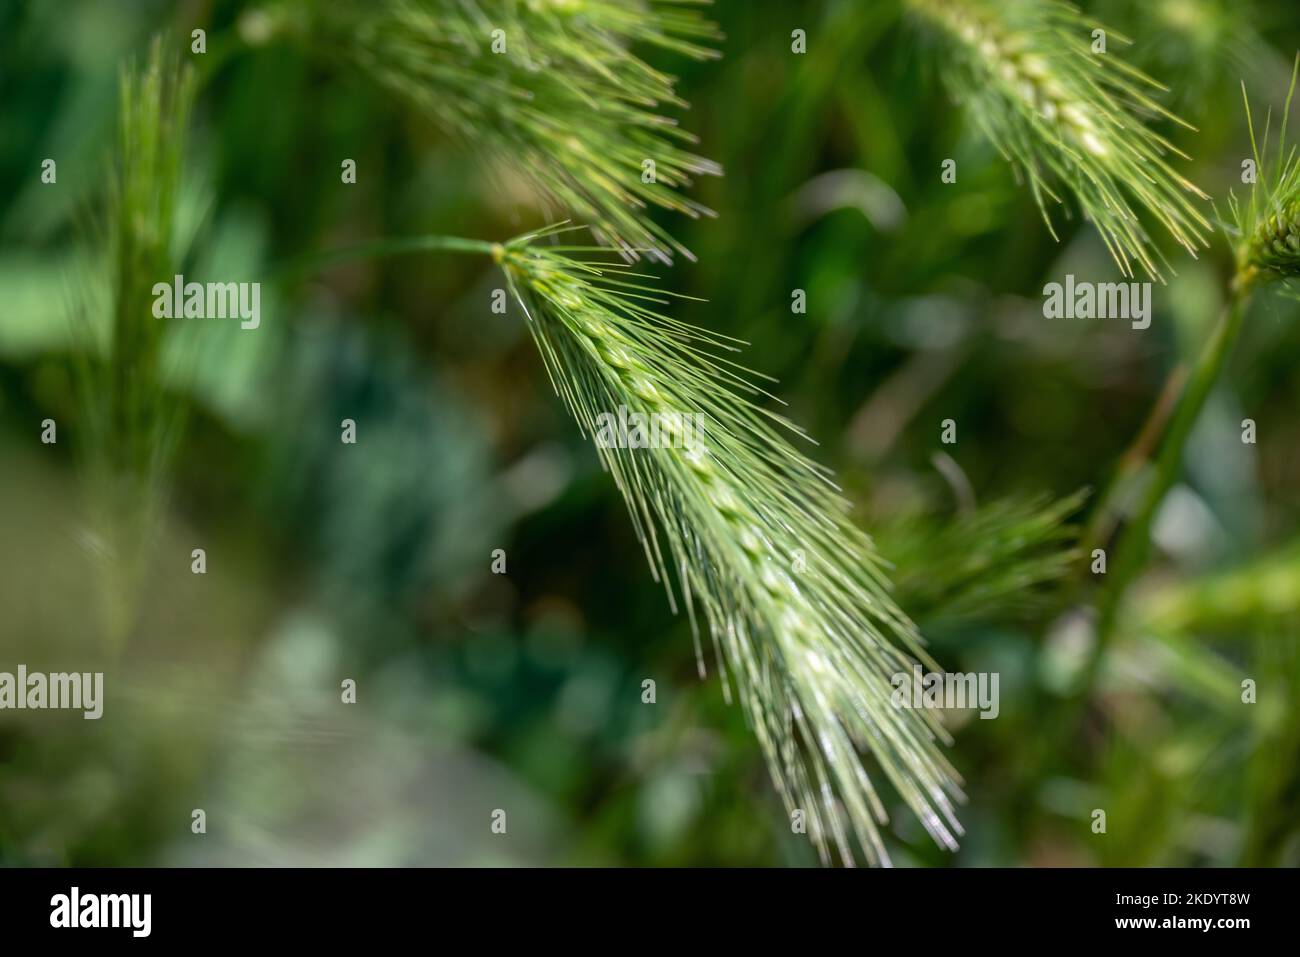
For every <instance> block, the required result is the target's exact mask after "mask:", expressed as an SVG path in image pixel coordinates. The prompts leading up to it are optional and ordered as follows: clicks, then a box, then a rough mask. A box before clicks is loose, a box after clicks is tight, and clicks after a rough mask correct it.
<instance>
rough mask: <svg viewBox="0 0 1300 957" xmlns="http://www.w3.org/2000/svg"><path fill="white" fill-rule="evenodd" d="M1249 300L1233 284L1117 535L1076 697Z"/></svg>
mask: <svg viewBox="0 0 1300 957" xmlns="http://www.w3.org/2000/svg"><path fill="white" fill-rule="evenodd" d="M1249 299H1250V284H1249V283H1245V282H1240V281H1238V282H1234V283H1233V291H1232V296H1231V298H1230V299H1229V302H1228V304H1227V306H1225V307H1224V312H1223V315H1222V316H1221V318H1220V320H1219V323H1218V325H1217V326H1216V327H1215V330H1214V333H1213V335H1211V337H1210V339H1209V341H1208V342H1207V343H1206V344H1205V347H1204V348H1203V349H1202V350H1201V354H1200V356H1199V357H1198V358H1197V360H1196V365H1195V366H1194V367H1193V368H1192V371H1191V374H1190V376H1188V379H1187V383H1186V385H1185V386H1184V387H1183V391H1182V394H1181V395H1180V396H1179V399H1178V405H1177V407H1176V408H1175V410H1174V413H1173V416H1172V417H1171V419H1170V422H1169V429H1168V432H1167V433H1166V435H1165V438H1164V442H1163V444H1162V445H1161V447H1160V452H1159V455H1158V456H1157V458H1156V461H1155V464H1154V469H1155V474H1154V475H1153V476H1152V477H1151V479H1150V482H1149V484H1148V485H1147V487H1146V490H1145V492H1144V493H1143V495H1142V499H1141V502H1140V504H1139V506H1138V509H1137V512H1136V513H1135V514H1134V516H1133V518H1132V519H1131V520H1130V521H1129V523H1128V524H1127V525H1126V526H1125V528H1124V529H1123V530H1122V531H1121V533H1120V538H1119V542H1118V544H1117V545H1116V547H1115V549H1114V554H1113V556H1112V558H1111V561H1110V563H1109V567H1108V577H1109V587H1107V588H1106V589H1105V591H1104V592H1103V595H1102V599H1101V603H1100V607H1099V617H1098V622H1097V640H1096V642H1095V643H1094V644H1093V647H1092V651H1091V653H1090V654H1089V657H1088V660H1087V662H1086V664H1085V666H1084V671H1083V674H1082V675H1081V681H1080V683H1079V686H1078V687H1079V693H1080V694H1081V695H1082V696H1083V697H1086V696H1087V694H1088V692H1089V691H1090V690H1091V689H1092V686H1093V684H1094V682H1095V681H1096V678H1097V673H1098V670H1099V668H1100V666H1101V661H1102V659H1103V657H1104V655H1105V652H1106V648H1107V646H1108V645H1109V643H1110V638H1111V636H1112V635H1113V634H1114V631H1115V622H1116V618H1117V616H1118V614H1119V609H1120V607H1121V605H1122V604H1123V598H1124V593H1125V592H1126V591H1127V589H1128V586H1129V585H1130V584H1132V581H1133V579H1134V578H1135V577H1136V576H1137V573H1138V572H1139V571H1140V570H1141V569H1142V566H1143V565H1144V564H1145V563H1146V559H1147V556H1148V554H1149V552H1150V544H1151V526H1152V524H1153V523H1154V521H1155V516H1156V513H1157V511H1158V510H1159V508H1160V503H1161V502H1163V501H1164V498H1165V495H1166V494H1168V492H1169V489H1170V488H1172V487H1173V484H1174V482H1175V481H1176V480H1177V479H1178V475H1179V473H1180V471H1181V466H1182V461H1183V451H1184V449H1185V447H1186V445H1187V439H1188V437H1189V436H1190V435H1191V432H1192V426H1194V425H1195V424H1196V420H1197V419H1198V418H1199V417H1200V414H1201V410H1202V409H1203V408H1204V407H1205V402H1206V400H1207V399H1208V398H1209V395H1210V392H1211V391H1212V390H1213V389H1214V385H1215V383H1216V382H1218V380H1219V376H1220V374H1221V373H1222V371H1223V367H1224V364H1225V363H1226V362H1227V359H1228V356H1229V354H1230V353H1231V352H1232V347H1233V344H1234V343H1235V342H1236V341H1237V336H1238V333H1239V332H1240V331H1241V322H1242V318H1243V316H1244V315H1245V312H1246V304H1247V303H1248V302H1249Z"/></svg>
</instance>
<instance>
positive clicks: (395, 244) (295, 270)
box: [270, 236, 496, 282]
mask: <svg viewBox="0 0 1300 957" xmlns="http://www.w3.org/2000/svg"><path fill="white" fill-rule="evenodd" d="M495 249H496V244H495V243H490V242H487V241H486V240H482V239H461V238H460V237H458V236H412V237H406V238H402V239H376V240H373V241H371V242H368V243H359V244H358V245H356V246H344V247H342V248H341V249H331V250H329V251H328V252H323V253H312V254H310V255H307V256H303V257H301V258H299V259H293V260H290V261H289V262H287V263H282V264H281V265H279V266H276V267H274V268H272V270H271V272H270V278H271V280H272V281H273V282H289V281H292V280H294V279H301V278H303V277H304V276H307V275H310V274H312V273H317V272H321V271H322V270H325V269H329V268H330V267H331V266H337V265H338V264H339V263H345V262H351V261H352V260H354V259H369V258H371V257H376V256H399V255H404V254H406V253H427V252H451V253H474V254H477V255H484V256H491V255H493V253H494V251H495Z"/></svg>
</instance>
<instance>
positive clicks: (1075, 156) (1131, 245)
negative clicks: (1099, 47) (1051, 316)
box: [907, 0, 1210, 279]
mask: <svg viewBox="0 0 1300 957" xmlns="http://www.w3.org/2000/svg"><path fill="white" fill-rule="evenodd" d="M907 2H908V4H909V6H910V7H911V9H912V10H913V11H915V12H916V13H917V14H918V15H919V16H920V18H921V19H922V20H923V21H925V22H926V23H928V24H930V25H932V26H933V27H934V28H935V29H936V31H937V32H938V34H939V35H940V36H942V38H943V39H944V41H945V43H944V46H943V50H944V51H945V53H946V55H947V60H946V61H945V63H944V65H943V67H942V72H943V74H944V76H945V78H946V80H947V81H948V86H949V88H950V89H951V91H952V94H953V96H954V98H955V99H956V100H957V101H958V102H959V103H960V104H961V105H962V106H963V107H964V108H965V109H966V111H967V112H968V113H969V115H970V116H971V117H972V119H973V120H974V122H975V124H976V125H977V126H978V127H979V129H980V130H981V132H982V133H983V134H984V135H985V136H986V137H987V138H988V140H989V141H990V142H991V143H993V145H994V146H996V147H997V149H998V150H999V151H1000V152H1001V153H1002V154H1003V156H1005V157H1006V158H1007V160H1008V161H1010V162H1011V163H1013V164H1014V165H1015V166H1016V168H1017V169H1018V170H1019V171H1021V172H1022V173H1023V174H1024V175H1025V177H1026V178H1027V179H1028V182H1029V188H1030V190H1031V192H1032V193H1033V197H1034V201H1035V202H1036V203H1037V204H1038V207H1039V210H1040V211H1041V212H1042V214H1043V218H1044V220H1045V221H1046V222H1047V225H1048V228H1049V230H1052V235H1053V236H1055V235H1056V233H1055V230H1054V229H1053V228H1052V224H1051V217H1050V215H1049V213H1048V206H1047V204H1048V201H1051V202H1053V203H1059V202H1061V198H1060V191H1065V192H1069V193H1070V194H1072V195H1073V196H1074V198H1075V200H1076V202H1077V203H1078V205H1079V208H1080V209H1081V210H1082V212H1083V215H1084V216H1085V217H1086V218H1087V219H1088V220H1090V221H1091V222H1092V223H1093V225H1094V226H1096V228H1097V231H1098V233H1099V234H1100V235H1101V239H1102V242H1104V243H1105V244H1106V248H1107V249H1108V250H1109V251H1110V254H1111V256H1112V257H1113V258H1114V260H1115V262H1116V264H1117V265H1118V266H1119V267H1120V269H1121V270H1122V271H1123V273H1124V274H1125V275H1132V273H1133V267H1134V265H1135V264H1136V265H1138V266H1141V268H1142V269H1143V270H1145V271H1146V272H1147V273H1148V274H1150V275H1151V276H1152V277H1153V278H1157V279H1163V270H1164V268H1167V267H1168V263H1167V261H1166V260H1165V258H1164V256H1163V255H1162V254H1161V253H1160V251H1159V250H1158V249H1157V248H1156V247H1155V246H1154V245H1153V243H1152V242H1151V239H1150V237H1149V235H1148V233H1147V231H1146V228H1145V226H1144V224H1143V219H1142V217H1143V216H1144V215H1145V216H1146V217H1148V218H1149V219H1151V220H1154V221H1155V222H1156V223H1159V224H1160V225H1161V226H1162V227H1163V228H1164V229H1165V231H1166V232H1168V233H1169V235H1170V236H1172V237H1173V239H1174V240H1175V241H1176V242H1177V243H1178V244H1179V245H1180V246H1182V247H1183V248H1184V249H1186V250H1187V251H1188V252H1189V253H1191V254H1192V255H1193V256H1195V255H1196V252H1197V249H1198V248H1203V247H1206V246H1207V245H1208V244H1207V239H1206V233H1207V231H1208V230H1209V228H1210V223H1209V221H1208V220H1207V219H1206V218H1205V216H1204V215H1203V214H1202V213H1201V211H1200V209H1199V208H1198V206H1197V204H1196V203H1195V202H1193V199H1200V200H1205V199H1208V197H1207V196H1206V194H1205V193H1203V192H1202V191H1201V190H1200V189H1198V188H1197V187H1196V185H1195V184H1194V183H1192V182H1191V181H1190V180H1188V179H1187V178H1186V177H1184V176H1182V175H1181V174H1179V173H1178V172H1177V171H1176V170H1175V169H1174V168H1173V167H1172V166H1171V165H1170V163H1169V162H1168V160H1166V158H1165V157H1166V156H1168V155H1170V154H1173V155H1176V156H1179V157H1182V158H1184V159H1186V158H1187V157H1186V155H1185V154H1183V153H1182V152H1180V151H1179V150H1178V149H1177V148H1176V147H1174V146H1173V144H1171V143H1170V142H1169V140H1167V139H1166V138H1164V137H1163V136H1161V135H1159V134H1158V133H1156V132H1154V131H1153V130H1152V129H1150V128H1149V127H1148V125H1147V121H1148V120H1151V119H1166V120H1171V121H1173V122H1176V123H1179V124H1181V125H1183V126H1187V124H1186V123H1183V121H1182V120H1180V119H1178V117H1176V116H1174V115H1173V114H1172V113H1170V112H1169V111H1168V110H1167V109H1165V108H1164V107H1162V106H1160V105H1159V104H1158V103H1157V102H1156V101H1155V100H1154V99H1153V98H1152V97H1153V94H1154V93H1157V92H1159V91H1160V90H1161V87H1160V86H1159V84H1157V83H1156V82H1155V81H1154V80H1152V79H1151V78H1150V77H1148V76H1146V75H1145V74H1144V73H1142V72H1141V71H1139V70H1137V69H1136V68H1134V67H1132V66H1130V65H1128V64H1126V63H1125V62H1124V61H1123V60H1122V59H1120V57H1119V56H1118V55H1117V54H1116V53H1115V52H1113V51H1108V52H1105V53H1100V52H1094V49H1093V44H1094V42H1095V40H1094V31H1103V33H1104V36H1105V40H1106V41H1107V42H1108V43H1112V44H1113V43H1116V42H1121V43H1122V42H1126V40H1125V38H1124V37H1123V36H1121V35H1120V34H1117V33H1114V32H1110V31H1105V30H1104V28H1102V27H1101V26H1100V25H1099V24H1097V23H1096V22H1094V21H1092V20H1091V19H1089V18H1087V17H1085V16H1084V15H1083V14H1082V13H1080V12H1079V10H1078V9H1077V8H1076V7H1074V6H1072V5H1071V4H1068V3H1060V2H1056V0H907ZM1189 128H1190V127H1189Z"/></svg>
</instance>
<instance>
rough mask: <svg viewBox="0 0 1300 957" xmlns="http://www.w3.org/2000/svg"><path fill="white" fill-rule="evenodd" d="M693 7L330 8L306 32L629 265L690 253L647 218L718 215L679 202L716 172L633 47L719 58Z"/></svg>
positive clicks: (676, 103) (411, 3)
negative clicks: (511, 173)
mask: <svg viewBox="0 0 1300 957" xmlns="http://www.w3.org/2000/svg"><path fill="white" fill-rule="evenodd" d="M693 6H694V4H689V3H673V2H665V0H655V2H651V3H644V4H640V3H638V4H624V3H609V2H589V3H586V2H585V3H575V2H565V0H547V2H540V3H528V4H519V3H513V2H506V0H470V2H464V0H380V2H377V3H369V2H367V3H343V4H338V3H323V4H315V5H313V7H312V11H311V15H310V17H309V18H308V19H309V25H308V26H306V27H303V28H300V29H303V30H305V31H306V32H307V33H308V35H309V42H310V43H311V44H313V45H314V46H318V47H322V48H323V49H325V50H327V51H338V52H339V53H340V54H341V55H342V56H344V57H346V58H347V59H349V60H351V61H352V62H354V63H356V64H357V65H359V67H360V68H361V69H362V70H364V71H365V72H366V73H368V74H369V75H371V76H373V77H374V78H375V79H376V80H377V81H378V82H379V83H381V84H382V85H383V86H384V87H386V88H387V89H389V90H391V91H393V92H394V93H395V94H396V95H398V96H400V97H401V98H402V99H403V100H405V101H406V102H408V103H410V104H412V105H413V106H414V107H416V108H417V109H419V110H420V111H422V112H423V113H424V115H426V116H428V117H430V118H431V119H432V120H433V121H434V122H435V123H436V124H437V125H438V126H439V127H440V128H441V129H442V130H443V131H444V132H445V133H446V134H447V135H449V136H451V137H453V138H454V139H455V140H456V141H458V142H460V143H462V144H464V145H467V146H469V147H472V148H474V149H476V150H479V151H480V152H481V153H483V154H484V155H485V156H486V158H487V159H488V160H489V161H491V162H496V163H504V164H507V165H508V166H510V167H512V168H514V169H517V170H521V171H522V172H523V173H524V174H525V175H526V176H527V177H528V179H529V180H530V181H531V182H532V184H533V185H534V186H535V187H536V188H537V189H538V191H539V193H540V195H541V196H542V197H543V198H545V199H546V200H548V201H549V202H550V203H551V204H553V205H554V207H556V208H558V209H562V210H567V211H568V212H569V213H570V214H571V215H572V216H574V217H575V218H576V219H578V220H580V221H582V222H584V223H587V224H589V225H590V226H591V227H592V229H593V230H594V231H595V233H596V235H597V237H598V238H599V239H600V240H601V241H602V242H604V243H608V244H611V245H615V246H618V247H619V249H620V250H621V251H622V252H623V254H624V255H627V256H633V257H634V256H636V255H638V254H641V253H648V254H650V255H652V256H653V257H655V258H658V259H661V260H664V261H667V260H668V259H669V258H670V256H671V255H672V253H673V252H680V253H682V254H684V255H686V256H687V257H688V258H690V253H689V251H687V250H686V249H685V247H683V246H682V245H681V244H680V243H678V242H677V241H676V240H674V239H673V238H672V236H671V235H670V234H669V233H668V232H667V231H666V230H665V229H664V228H663V227H662V226H660V225H659V224H657V223H656V222H655V221H654V220H653V219H652V218H651V217H650V216H649V215H648V212H647V211H648V209H649V208H651V207H660V208H663V209H668V210H673V211H675V212H679V213H683V214H685V215H687V216H693V217H694V216H701V215H711V213H710V211H709V210H708V209H707V208H706V207H704V206H702V205H701V204H699V203H697V202H695V201H694V200H692V199H690V198H689V197H686V196H684V195H682V193H681V189H682V188H683V187H686V186H689V185H690V184H691V181H692V179H693V178H694V177H696V176H705V175H710V176H716V175H720V174H721V172H722V170H721V168H720V167H719V166H718V165H717V164H716V163H714V162H712V161H710V160H707V159H705V158H703V157H701V156H698V155H696V154H695V153H693V152H691V150H690V148H689V147H690V145H691V144H692V143H694V142H695V138H694V137H693V136H691V135H690V134H689V133H687V132H686V131H684V130H683V129H682V128H681V127H680V126H678V124H677V122H676V121H675V120H673V119H671V118H670V117H667V116H665V115H663V114H662V113H661V112H660V110H661V109H663V108H664V107H674V108H681V107H684V106H685V105H686V104H685V103H684V101H683V100H682V99H681V98H680V97H679V96H678V95H677V93H676V91H675V89H674V80H673V78H672V77H671V76H669V75H667V74H665V73H663V72H661V71H659V70H656V69H655V68H653V67H652V66H650V65H649V64H648V63H646V62H645V61H644V60H643V59H641V58H640V57H639V56H637V55H636V54H634V53H633V52H632V51H631V49H630V48H631V45H632V44H634V43H639V44H643V45H646V46H649V47H654V48H658V49H660V50H664V51H669V52H672V53H675V54H679V55H682V56H686V57H691V58H694V59H704V58H708V57H714V56H717V52H716V51H715V50H713V49H712V48H711V47H709V46H707V44H709V43H712V42H713V41H716V40H717V39H719V37H720V34H719V33H718V31H717V28H716V27H715V26H714V25H713V24H712V23H710V22H709V21H708V20H706V19H705V18H703V17H702V16H701V15H700V14H699V12H698V11H697V10H695V9H692V7H693Z"/></svg>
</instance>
